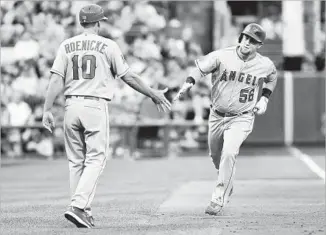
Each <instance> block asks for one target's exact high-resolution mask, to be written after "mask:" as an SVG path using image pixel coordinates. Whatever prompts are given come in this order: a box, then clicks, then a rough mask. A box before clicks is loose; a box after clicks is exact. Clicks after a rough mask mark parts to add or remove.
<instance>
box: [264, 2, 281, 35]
mask: <svg viewBox="0 0 326 235" xmlns="http://www.w3.org/2000/svg"><path fill="white" fill-rule="evenodd" d="M260 25H261V26H262V27H263V28H264V29H265V31H266V39H270V40H275V39H282V35H283V32H282V30H283V27H282V21H281V11H280V9H279V8H278V7H276V6H274V5H271V6H269V7H268V9H267V16H266V17H264V18H263V19H262V20H261V22H260Z"/></svg>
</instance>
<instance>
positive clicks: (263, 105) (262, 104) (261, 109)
mask: <svg viewBox="0 0 326 235" xmlns="http://www.w3.org/2000/svg"><path fill="white" fill-rule="evenodd" d="M267 104H268V99H267V98H266V97H265V96H262V97H261V98H260V100H259V101H258V102H257V104H256V106H255V108H254V109H253V111H254V113H256V114H258V115H262V114H264V113H265V112H266V109H267Z"/></svg>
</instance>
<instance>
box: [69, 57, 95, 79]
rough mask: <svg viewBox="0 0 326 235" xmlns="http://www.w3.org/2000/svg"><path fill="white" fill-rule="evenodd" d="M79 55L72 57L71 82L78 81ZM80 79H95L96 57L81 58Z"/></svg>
mask: <svg viewBox="0 0 326 235" xmlns="http://www.w3.org/2000/svg"><path fill="white" fill-rule="evenodd" d="M78 57H79V55H74V56H73V57H72V77H73V80H79V68H80V66H79V65H78ZM81 61H82V65H81V69H82V78H83V79H93V78H94V77H95V69H96V57H95V56H94V55H84V56H83V57H82V60H81Z"/></svg>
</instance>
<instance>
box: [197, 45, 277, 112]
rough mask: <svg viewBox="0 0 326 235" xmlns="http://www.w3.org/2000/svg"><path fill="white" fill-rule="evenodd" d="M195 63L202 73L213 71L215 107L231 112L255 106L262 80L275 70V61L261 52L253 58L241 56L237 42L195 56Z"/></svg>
mask: <svg viewBox="0 0 326 235" xmlns="http://www.w3.org/2000/svg"><path fill="white" fill-rule="evenodd" d="M196 65H197V67H198V69H199V70H200V71H201V72H202V74H203V75H206V74H208V73H212V92H211V100H212V105H213V107H214V108H215V109H217V110H219V111H221V112H231V113H239V112H244V111H248V110H252V109H253V108H254V106H255V104H256V101H257V96H258V91H259V88H258V86H259V83H260V82H261V81H262V80H263V81H267V79H268V77H269V76H268V75H269V74H271V73H273V72H275V71H276V68H275V66H274V63H273V62H272V61H271V60H270V59H269V58H267V57H265V56H262V55H260V54H259V53H257V55H256V57H255V58H253V59H252V60H250V61H247V62H245V61H243V60H241V59H240V58H239V56H238V54H237V52H236V46H234V47H229V48H225V49H221V50H217V51H214V52H212V53H210V54H208V55H207V56H204V57H202V58H200V59H198V60H196Z"/></svg>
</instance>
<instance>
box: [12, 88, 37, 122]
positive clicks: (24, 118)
mask: <svg viewBox="0 0 326 235" xmlns="http://www.w3.org/2000/svg"><path fill="white" fill-rule="evenodd" d="M11 98H12V100H11V101H10V102H9V103H8V105H7V108H8V111H9V118H10V123H9V124H10V125H11V126H23V125H26V124H27V123H28V121H29V118H30V116H31V114H32V110H31V108H30V107H29V105H28V104H27V103H26V102H25V101H24V100H23V95H22V93H21V92H20V91H19V90H13V95H12V97H11Z"/></svg>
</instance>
